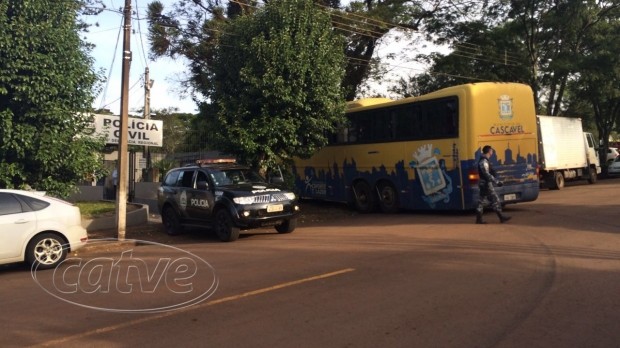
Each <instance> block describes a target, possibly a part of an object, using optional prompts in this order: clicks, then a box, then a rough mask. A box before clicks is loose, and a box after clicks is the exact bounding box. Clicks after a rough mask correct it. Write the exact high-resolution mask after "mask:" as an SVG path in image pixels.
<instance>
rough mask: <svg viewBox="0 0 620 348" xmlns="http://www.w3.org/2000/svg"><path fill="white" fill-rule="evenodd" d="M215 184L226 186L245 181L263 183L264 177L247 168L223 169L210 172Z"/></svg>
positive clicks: (245, 182) (244, 182)
mask: <svg viewBox="0 0 620 348" xmlns="http://www.w3.org/2000/svg"><path fill="white" fill-rule="evenodd" d="M211 179H213V182H214V183H215V186H216V187H217V186H226V185H236V184H247V183H256V182H259V183H265V179H264V178H263V177H262V176H260V175H259V174H258V173H256V172H254V171H252V170H249V169H225V170H217V171H213V172H212V173H211Z"/></svg>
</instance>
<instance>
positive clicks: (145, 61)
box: [136, 0, 149, 67]
mask: <svg viewBox="0 0 620 348" xmlns="http://www.w3.org/2000/svg"><path fill="white" fill-rule="evenodd" d="M136 8H138V0H136ZM136 15H137V16H138V35H139V36H140V48H141V49H142V57H143V58H144V65H145V67H148V66H149V63H148V61H147V60H146V52H145V51H144V41H143V40H142V26H141V25H140V15H139V14H138V11H136Z"/></svg>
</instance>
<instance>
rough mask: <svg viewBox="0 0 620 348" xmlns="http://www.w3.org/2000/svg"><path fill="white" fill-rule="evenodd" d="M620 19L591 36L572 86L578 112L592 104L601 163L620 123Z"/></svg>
mask: <svg viewBox="0 0 620 348" xmlns="http://www.w3.org/2000/svg"><path fill="white" fill-rule="evenodd" d="M618 35H620V18H618V19H616V20H613V21H606V22H604V23H600V25H599V26H597V28H596V31H593V32H592V33H591V35H589V36H588V40H587V43H586V46H587V50H586V54H585V55H584V56H583V57H582V58H581V59H580V60H579V67H580V68H579V74H578V78H576V79H574V80H573V82H572V83H571V84H569V90H570V91H571V92H572V95H573V98H572V100H571V101H570V105H571V106H572V107H574V108H575V109H579V108H581V109H582V110H584V109H586V108H585V107H584V105H583V104H584V102H586V103H587V104H589V105H588V106H589V107H590V108H589V110H587V109H586V110H585V112H584V113H590V114H592V116H593V120H594V124H595V126H596V129H597V131H598V135H599V139H600V141H601V144H600V145H601V147H600V150H599V158H600V159H601V163H604V162H605V159H606V158H607V148H608V146H609V135H610V134H612V132H613V131H614V130H616V129H617V127H618V125H619V124H620V56H619V55H618V52H620V43H619V42H618V40H616V39H615V38H616V37H618Z"/></svg>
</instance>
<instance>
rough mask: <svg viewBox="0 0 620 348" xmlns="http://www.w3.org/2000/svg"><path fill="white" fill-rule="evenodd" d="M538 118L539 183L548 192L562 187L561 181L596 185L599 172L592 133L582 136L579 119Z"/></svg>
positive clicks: (599, 167)
mask: <svg viewBox="0 0 620 348" xmlns="http://www.w3.org/2000/svg"><path fill="white" fill-rule="evenodd" d="M537 117H538V121H537V122H538V153H539V156H540V158H539V164H540V179H541V183H542V184H544V185H545V186H546V187H548V188H550V189H552V190H559V189H561V188H563V187H564V181H565V180H573V179H587V180H588V182H589V183H590V184H594V183H595V182H596V177H597V175H598V174H600V173H601V165H600V162H599V158H598V152H597V151H596V148H595V145H594V144H595V142H594V137H593V136H592V133H585V132H584V131H583V128H582V126H581V119H580V118H573V117H560V116H537Z"/></svg>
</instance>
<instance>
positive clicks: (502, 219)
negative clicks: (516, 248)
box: [497, 211, 512, 223]
mask: <svg viewBox="0 0 620 348" xmlns="http://www.w3.org/2000/svg"><path fill="white" fill-rule="evenodd" d="M497 217H499V222H501V223H504V222H508V220H510V219H512V216H508V215H504V214H502V212H501V211H498V212H497Z"/></svg>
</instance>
